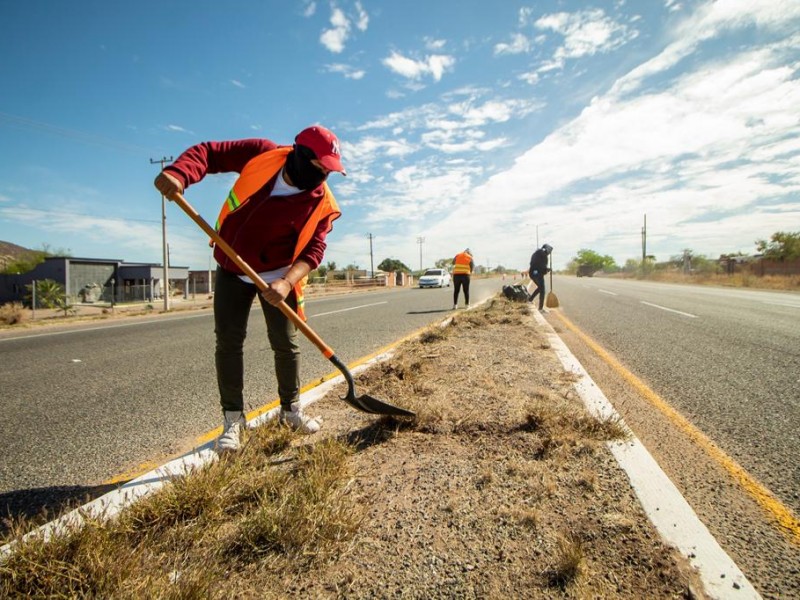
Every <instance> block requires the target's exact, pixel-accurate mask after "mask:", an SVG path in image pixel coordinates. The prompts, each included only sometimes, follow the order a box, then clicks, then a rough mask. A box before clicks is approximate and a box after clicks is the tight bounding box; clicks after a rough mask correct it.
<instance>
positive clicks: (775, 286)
mask: <svg viewBox="0 0 800 600" xmlns="http://www.w3.org/2000/svg"><path fill="white" fill-rule="evenodd" d="M618 276H619V275H612V277H618ZM623 277H625V276H624V275H623ZM645 279H647V280H650V281H663V282H666V283H685V284H695V285H718V286H723V287H736V288H753V289H765V290H789V291H798V290H800V275H764V276H759V275H753V274H752V273H734V274H732V275H720V274H716V273H697V274H693V275H686V274H684V273H679V272H676V271H654V272H653V273H650V274H648V275H647V277H646V278H645Z"/></svg>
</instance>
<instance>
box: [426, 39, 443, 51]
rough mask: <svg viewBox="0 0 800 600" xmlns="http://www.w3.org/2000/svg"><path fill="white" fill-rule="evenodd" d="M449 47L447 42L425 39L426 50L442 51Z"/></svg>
mask: <svg viewBox="0 0 800 600" xmlns="http://www.w3.org/2000/svg"><path fill="white" fill-rule="evenodd" d="M446 45H447V41H446V40H435V39H432V38H425V48H427V49H428V50H432V51H435V50H441V49H442V48H444V47H445V46H446Z"/></svg>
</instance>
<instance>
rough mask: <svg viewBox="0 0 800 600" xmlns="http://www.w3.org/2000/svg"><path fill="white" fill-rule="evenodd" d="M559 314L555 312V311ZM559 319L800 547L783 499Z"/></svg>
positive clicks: (797, 524)
mask: <svg viewBox="0 0 800 600" xmlns="http://www.w3.org/2000/svg"><path fill="white" fill-rule="evenodd" d="M554 312H555V311H554ZM555 314H556V315H558V318H559V319H561V321H562V322H563V323H564V325H565V326H566V327H567V329H569V330H570V331H572V332H573V333H575V335H577V336H578V337H579V338H580V339H581V340H583V342H584V343H585V344H586V345H587V346H589V347H590V348H591V349H592V350H593V351H594V352H595V353H596V354H597V355H598V356H599V357H600V358H601V359H603V360H604V361H605V362H606V363H607V364H608V365H609V366H610V367H611V368H612V369H614V371H616V372H617V373H618V374H619V375H620V376H621V377H622V378H623V379H625V381H627V382H628V383H629V384H631V385H632V386H633V387H634V388H635V389H636V391H637V392H639V393H640V394H641V395H642V396H644V398H646V399H647V400H648V401H649V402H650V403H651V404H652V405H653V406H655V407H656V408H657V409H658V410H660V411H661V412H662V413H664V415H666V416H667V417H668V418H669V419H670V420H671V421H672V422H673V423H675V425H677V426H678V428H679V429H681V430H682V431H683V432H684V433H685V434H686V435H687V436H688V437H689V438H690V439H692V440H693V441H694V442H695V443H696V444H698V445H699V446H700V447H701V448H703V450H705V451H706V453H708V455H709V456H710V457H711V458H713V459H714V460H715V461H717V463H719V464H720V465H721V466H722V467H723V468H724V469H725V470H726V471H728V473H729V474H730V475H731V476H732V477H733V478H734V479H735V480H736V481H737V482H739V484H740V485H741V486H742V487H743V488H744V489H745V491H746V492H747V493H748V494H750V495H751V496H752V497H753V498H754V499H755V500H756V502H758V503H759V504H760V505H761V507H762V508H764V510H766V511H767V513H768V514H769V516H770V517H772V518H773V519H774V520H775V521H776V522H777V523H778V525H780V528H781V531H783V532H784V533H786V534H787V535H788V536H789V538H790V540H791V541H792V542H793V543H795V544H798V545H800V520H798V518H797V517H796V516H795V515H794V514H793V513H792V511H791V510H790V509H789V508H788V507H787V506H785V505H784V504H783V503H782V502H781V501H780V500H778V499H777V498H775V496H774V495H773V494H772V492H770V491H769V490H768V489H767V488H766V487H764V486H763V485H762V484H761V483H759V482H758V481H757V480H756V479H755V478H753V477H752V476H751V475H750V474H749V473H748V472H747V471H745V470H744V468H742V466H741V465H739V464H738V463H737V462H736V461H735V460H733V459H732V458H731V457H730V456H728V455H727V454H726V453H725V452H724V451H723V450H722V449H720V448H719V446H717V445H716V444H715V443H714V442H713V441H712V440H711V439H710V438H709V437H708V436H706V434H704V433H703V432H702V431H700V430H699V429H697V428H696V427H695V426H694V425H692V423H691V422H689V420H688V419H686V417H684V416H683V415H682V414H680V413H679V412H678V411H676V410H675V409H674V408H672V407H671V406H670V405H669V404H668V403H667V402H666V401H665V400H664V399H663V398H661V396H659V395H658V394H656V393H655V392H654V391H653V390H652V389H650V388H649V387H648V386H647V385H646V384H645V383H643V382H642V381H641V380H640V379H639V378H637V377H636V376H635V375H634V374H633V373H631V372H630V371H628V369H626V368H625V367H624V366H623V365H622V364H621V363H620V362H619V361H618V360H617V359H616V358H614V357H613V356H611V355H610V354H609V353H608V352H606V350H605V349H603V348H602V347H601V346H600V344H598V343H597V342H595V341H594V340H593V339H592V338H590V337H589V336H588V335H586V334H585V333H583V331H581V330H580V329H578V327H577V326H575V325H574V324H573V323H572V322H571V321H570V320H569V319H567V318H566V317H565V316H564V315H563V314H561V312H560V311H559V312H556V313H555Z"/></svg>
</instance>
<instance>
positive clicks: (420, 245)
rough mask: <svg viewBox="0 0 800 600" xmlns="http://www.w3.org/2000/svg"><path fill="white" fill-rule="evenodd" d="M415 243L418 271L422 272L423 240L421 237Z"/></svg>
mask: <svg viewBox="0 0 800 600" xmlns="http://www.w3.org/2000/svg"><path fill="white" fill-rule="evenodd" d="M417 243H418V244H419V270H420V272H422V244H424V243H425V238H424V237H422V236H420V237H418V238H417Z"/></svg>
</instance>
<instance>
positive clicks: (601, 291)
mask: <svg viewBox="0 0 800 600" xmlns="http://www.w3.org/2000/svg"><path fill="white" fill-rule="evenodd" d="M598 291H599V292H600V293H601V294H608V295H609V296H619V294H616V293H614V292H609V291H608V290H598Z"/></svg>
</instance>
